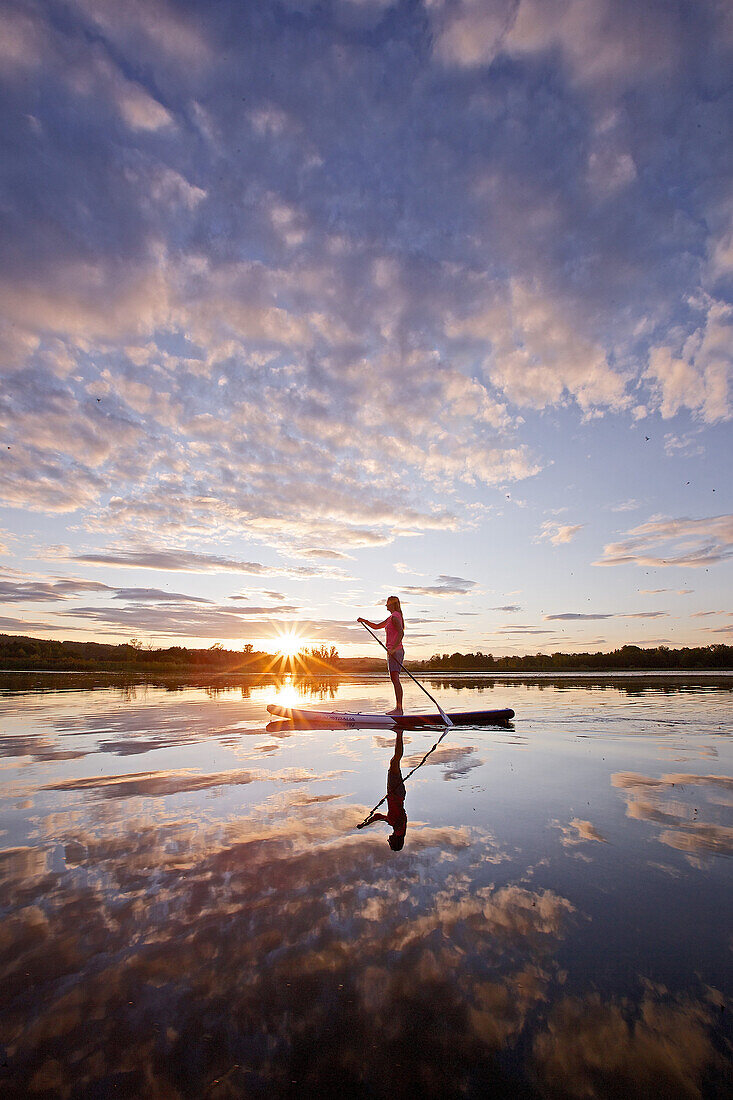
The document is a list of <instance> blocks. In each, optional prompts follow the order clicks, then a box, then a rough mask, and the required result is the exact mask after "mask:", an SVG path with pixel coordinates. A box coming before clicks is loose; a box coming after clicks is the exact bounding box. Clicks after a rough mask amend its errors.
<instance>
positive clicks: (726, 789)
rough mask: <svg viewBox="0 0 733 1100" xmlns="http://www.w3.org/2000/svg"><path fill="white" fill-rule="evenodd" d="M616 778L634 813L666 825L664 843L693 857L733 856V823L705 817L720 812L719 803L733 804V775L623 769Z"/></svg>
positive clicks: (629, 813) (638, 817) (630, 814)
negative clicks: (640, 772) (655, 775)
mask: <svg viewBox="0 0 733 1100" xmlns="http://www.w3.org/2000/svg"><path fill="white" fill-rule="evenodd" d="M611 782H612V783H613V786H614V787H618V788H619V789H621V790H623V791H625V792H626V814H627V816H628V817H631V818H634V819H636V820H638V821H648V822H651V823H653V824H655V825H660V826H662V831H661V832H660V833H659V837H658V839H659V842H660V843H661V844H666V845H668V846H669V847H670V848H676V849H677V850H678V851H681V852H686V853H687V854H688V855H690V856H691V857H700V856H705V855H710V854H711V853H714V854H716V855H733V827H732V826H730V825H726V824H723V823H722V822H721V821H710V820H707V821H706V820H704V819H703V816H702V815H703V814H707V815H709V816H720V815H719V813H718V814H716V807H718V808H727V809H730V806H731V805H733V800H732V799H731V797H730V795H731V792H733V778H731V777H730V776H726V775H682V774H673V775H663V776H662V777H661V778H660V779H654V778H652V777H650V776H645V775H638V774H636V773H634V772H617V773H616V774H615V775H613V776H612V777H611ZM688 788H692V791H690V790H689V789H688Z"/></svg>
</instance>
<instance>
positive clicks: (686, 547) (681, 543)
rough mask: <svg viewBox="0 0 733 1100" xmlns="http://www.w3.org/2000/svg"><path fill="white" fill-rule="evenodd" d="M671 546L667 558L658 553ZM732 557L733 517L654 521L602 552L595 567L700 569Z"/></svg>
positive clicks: (643, 524) (610, 544)
mask: <svg viewBox="0 0 733 1100" xmlns="http://www.w3.org/2000/svg"><path fill="white" fill-rule="evenodd" d="M660 547H668V550H667V551H666V553H665V556H664V557H662V556H660V554H659V553H658V552H657V553H656V554H655V553H652V551H654V550H658V548H660ZM731 555H733V515H723V516H710V517H708V518H705V519H689V518H687V517H682V518H680V519H652V520H649V521H648V522H647V523H642V524H640V525H639V526H638V527H633V528H632V529H631V530H630V531H629V532H628V533H627V536H626V538H625V539H623V540H622V541H621V542H612V543H609V544H608V546H605V547H604V549H603V557H602V558H601V559H600V560H599V561H596V562H594V564H595V565H647V566H654V567H655V568H661V567H666V566H683V567H687V568H693V569H701V568H703V567H704V566H710V565H716V564H718V563H719V562H722V561H726V560H727V559H728V558H730V557H731Z"/></svg>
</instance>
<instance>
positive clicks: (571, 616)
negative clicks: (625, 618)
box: [542, 611, 616, 622]
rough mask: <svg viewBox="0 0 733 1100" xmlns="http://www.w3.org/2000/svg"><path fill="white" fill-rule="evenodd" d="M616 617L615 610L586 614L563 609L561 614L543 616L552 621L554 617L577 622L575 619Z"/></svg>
mask: <svg viewBox="0 0 733 1100" xmlns="http://www.w3.org/2000/svg"><path fill="white" fill-rule="evenodd" d="M615 617H616V616H615V615H614V613H613V612H607V613H602V612H588V613H587V614H586V613H581V612H576V611H563V612H562V613H561V614H559V615H543V616H542V618H543V619H546V620H548V621H552V620H553V619H560V620H562V621H564V622H565V621H567V622H575V621H580V622H584V621H586V620H588V621H592V620H594V619H613V618H615Z"/></svg>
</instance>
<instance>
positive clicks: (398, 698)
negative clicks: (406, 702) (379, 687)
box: [389, 669, 402, 714]
mask: <svg viewBox="0 0 733 1100" xmlns="http://www.w3.org/2000/svg"><path fill="white" fill-rule="evenodd" d="M389 677H390V679H391V681H392V687H393V688H394V698H395V710H398V711H399V712H400V714H401V713H402V684H401V683H400V672H399V669H398V670H397V671H396V672H390V674H389Z"/></svg>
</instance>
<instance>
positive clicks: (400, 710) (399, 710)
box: [387, 707, 402, 714]
mask: <svg viewBox="0 0 733 1100" xmlns="http://www.w3.org/2000/svg"><path fill="white" fill-rule="evenodd" d="M387 714H402V707H394V709H393V710H388V711H387Z"/></svg>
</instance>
